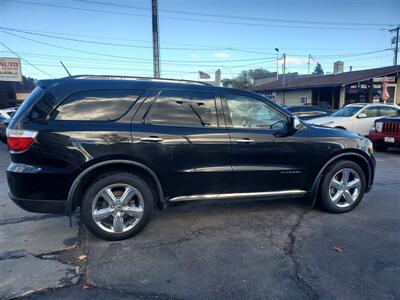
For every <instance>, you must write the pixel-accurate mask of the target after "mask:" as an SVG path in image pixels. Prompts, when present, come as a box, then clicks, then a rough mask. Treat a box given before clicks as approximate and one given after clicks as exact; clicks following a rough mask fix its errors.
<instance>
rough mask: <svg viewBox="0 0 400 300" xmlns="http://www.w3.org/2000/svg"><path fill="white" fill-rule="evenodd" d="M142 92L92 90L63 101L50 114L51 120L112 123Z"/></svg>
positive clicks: (126, 110)
mask: <svg viewBox="0 0 400 300" xmlns="http://www.w3.org/2000/svg"><path fill="white" fill-rule="evenodd" d="M142 94H143V90H93V91H83V92H78V93H76V94H73V95H71V96H69V97H68V98H67V99H65V100H64V101H63V102H62V103H61V104H60V105H59V106H58V107H57V108H56V109H55V110H54V111H53V112H52V113H51V116H50V118H51V119H53V120H68V121H113V120H117V119H119V118H121V117H122V116H123V115H124V114H125V113H126V112H128V110H129V109H130V108H131V106H132V105H133V104H134V103H135V101H136V100H137V99H138V98H139V97H140V96H141V95H142Z"/></svg>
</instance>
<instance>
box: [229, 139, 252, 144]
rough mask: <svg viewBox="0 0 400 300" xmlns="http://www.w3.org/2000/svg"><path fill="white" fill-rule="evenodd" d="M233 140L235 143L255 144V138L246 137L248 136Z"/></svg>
mask: <svg viewBox="0 0 400 300" xmlns="http://www.w3.org/2000/svg"><path fill="white" fill-rule="evenodd" d="M234 142H235V143H237V144H255V143H256V141H255V140H252V139H248V138H244V139H237V140H235V141H234Z"/></svg>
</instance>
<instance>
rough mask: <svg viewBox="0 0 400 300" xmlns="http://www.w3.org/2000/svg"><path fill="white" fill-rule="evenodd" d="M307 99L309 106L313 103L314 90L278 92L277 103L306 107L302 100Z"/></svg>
mask: <svg viewBox="0 0 400 300" xmlns="http://www.w3.org/2000/svg"><path fill="white" fill-rule="evenodd" d="M306 97H307V104H309V105H311V103H312V90H311V89H302V90H293V91H291V90H288V91H285V92H282V91H278V92H276V102H277V103H279V104H281V105H287V106H293V105H304V104H305V103H303V102H302V101H301V99H302V98H306Z"/></svg>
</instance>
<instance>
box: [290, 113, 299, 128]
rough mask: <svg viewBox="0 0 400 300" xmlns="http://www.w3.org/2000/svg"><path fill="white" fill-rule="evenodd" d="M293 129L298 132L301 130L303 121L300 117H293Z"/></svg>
mask: <svg viewBox="0 0 400 300" xmlns="http://www.w3.org/2000/svg"><path fill="white" fill-rule="evenodd" d="M291 125H292V126H291V127H292V129H293V130H298V129H300V128H301V121H300V119H299V117H298V116H293V117H292V119H291Z"/></svg>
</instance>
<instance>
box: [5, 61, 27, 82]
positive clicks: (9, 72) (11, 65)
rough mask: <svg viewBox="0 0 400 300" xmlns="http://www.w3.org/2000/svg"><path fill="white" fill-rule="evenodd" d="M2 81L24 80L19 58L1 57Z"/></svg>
mask: <svg viewBox="0 0 400 300" xmlns="http://www.w3.org/2000/svg"><path fill="white" fill-rule="evenodd" d="M0 81H22V72H21V61H20V59H19V58H8V57H0Z"/></svg>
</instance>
